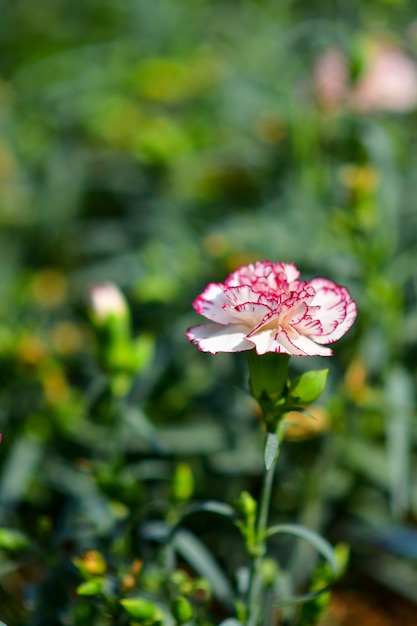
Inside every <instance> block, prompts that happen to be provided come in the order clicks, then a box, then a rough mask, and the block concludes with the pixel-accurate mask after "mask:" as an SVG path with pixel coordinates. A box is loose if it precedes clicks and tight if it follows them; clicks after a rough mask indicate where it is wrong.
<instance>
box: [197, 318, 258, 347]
mask: <svg viewBox="0 0 417 626" xmlns="http://www.w3.org/2000/svg"><path fill="white" fill-rule="evenodd" d="M247 332H248V327H247V326H244V325H243V324H228V325H227V326H222V325H221V324H211V323H210V324H201V325H200V326H193V327H192V328H189V329H188V330H187V333H186V334H187V337H188V339H189V340H190V341H192V343H195V344H197V345H198V347H199V349H200V350H202V351H203V352H211V353H212V354H216V353H217V352H242V351H243V350H252V349H253V344H252V343H251V342H250V341H248V340H247V339H245V335H246V334H247Z"/></svg>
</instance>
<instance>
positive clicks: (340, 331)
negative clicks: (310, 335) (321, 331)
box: [314, 300, 358, 344]
mask: <svg viewBox="0 0 417 626" xmlns="http://www.w3.org/2000/svg"><path fill="white" fill-rule="evenodd" d="M357 313H358V310H357V307H356V303H355V302H354V301H353V300H351V301H350V302H349V303H348V305H347V307H346V314H345V318H344V320H343V321H342V322H340V324H338V325H337V326H336V328H335V329H334V330H333V331H332V332H330V333H328V334H327V335H317V336H315V337H314V341H316V342H317V343H322V344H323V343H333V341H337V340H338V339H340V338H341V337H343V335H345V334H346V333H347V331H348V330H349V328H350V327H351V326H352V324H353V322H354V321H355V319H356V316H357Z"/></svg>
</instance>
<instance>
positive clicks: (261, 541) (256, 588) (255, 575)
mask: <svg viewBox="0 0 417 626" xmlns="http://www.w3.org/2000/svg"><path fill="white" fill-rule="evenodd" d="M278 452H279V448H278V449H277V452H276V454H275V457H274V460H273V462H272V464H271V466H270V467H269V469H266V468H265V470H264V477H263V485H262V493H261V500H260V504H259V513H258V521H257V526H256V556H254V557H253V561H252V566H251V573H250V580H249V589H248V601H247V610H248V620H247V626H256V624H257V622H258V612H259V606H260V599H261V598H260V596H261V591H262V581H261V578H260V569H261V565H262V561H263V558H264V555H265V551H266V541H265V538H266V531H267V527H268V515H269V507H270V503H271V493H272V484H273V481H274V474H275V467H276V463H277V459H278Z"/></svg>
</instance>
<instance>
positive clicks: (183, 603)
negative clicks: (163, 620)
mask: <svg viewBox="0 0 417 626" xmlns="http://www.w3.org/2000/svg"><path fill="white" fill-rule="evenodd" d="M171 609H172V614H173V616H174V618H175V619H176V620H177V623H178V624H185V623H186V622H189V621H190V620H191V619H192V617H193V614H194V611H193V607H192V605H191V603H190V602H189V601H188V600H187V598H185V597H184V596H178V598H175V600H174V601H173V603H172V606H171Z"/></svg>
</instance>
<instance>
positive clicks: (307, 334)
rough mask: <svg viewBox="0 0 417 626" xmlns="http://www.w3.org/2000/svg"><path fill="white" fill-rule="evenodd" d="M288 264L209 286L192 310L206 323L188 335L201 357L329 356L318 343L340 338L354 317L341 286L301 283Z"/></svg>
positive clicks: (255, 268)
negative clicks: (248, 354)
mask: <svg viewBox="0 0 417 626" xmlns="http://www.w3.org/2000/svg"><path fill="white" fill-rule="evenodd" d="M299 275H300V273H299V271H298V270H297V268H296V267H295V265H293V264H292V263H271V262H269V261H258V262H256V263H254V264H251V265H248V266H245V267H241V268H240V269H238V270H237V271H236V272H234V273H233V274H230V275H229V276H228V277H227V278H226V280H225V282H224V283H210V284H209V285H208V286H207V287H206V289H205V290H204V291H203V293H202V294H200V295H199V296H198V298H196V300H195V301H194V302H193V307H194V308H195V310H196V311H197V313H200V314H201V315H203V316H204V317H206V318H207V319H209V320H210V322H209V323H207V324H202V325H200V326H194V327H192V328H190V329H188V331H187V337H188V339H189V340H190V341H191V342H192V343H194V344H197V345H198V347H199V349H200V350H202V351H204V352H211V353H212V354H216V353H217V352H240V351H243V350H252V349H253V348H255V349H256V352H257V353H258V354H265V353H267V352H281V353H285V354H290V355H292V356H307V355H308V356H313V355H319V356H331V355H332V350H331V349H330V348H325V347H323V345H321V344H328V343H333V342H334V341H337V340H338V339H340V338H341V337H342V336H343V335H344V334H345V333H346V332H347V331H348V330H349V328H350V327H351V326H352V324H353V322H354V321H355V318H356V313H357V309H356V304H355V302H354V301H353V300H352V298H351V296H350V294H349V292H348V290H347V289H346V288H345V287H341V286H339V285H336V284H335V283H333V282H332V281H330V280H327V279H325V278H315V279H313V280H312V281H310V282H309V283H308V282H306V281H301V282H300V281H299V280H298V277H299Z"/></svg>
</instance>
